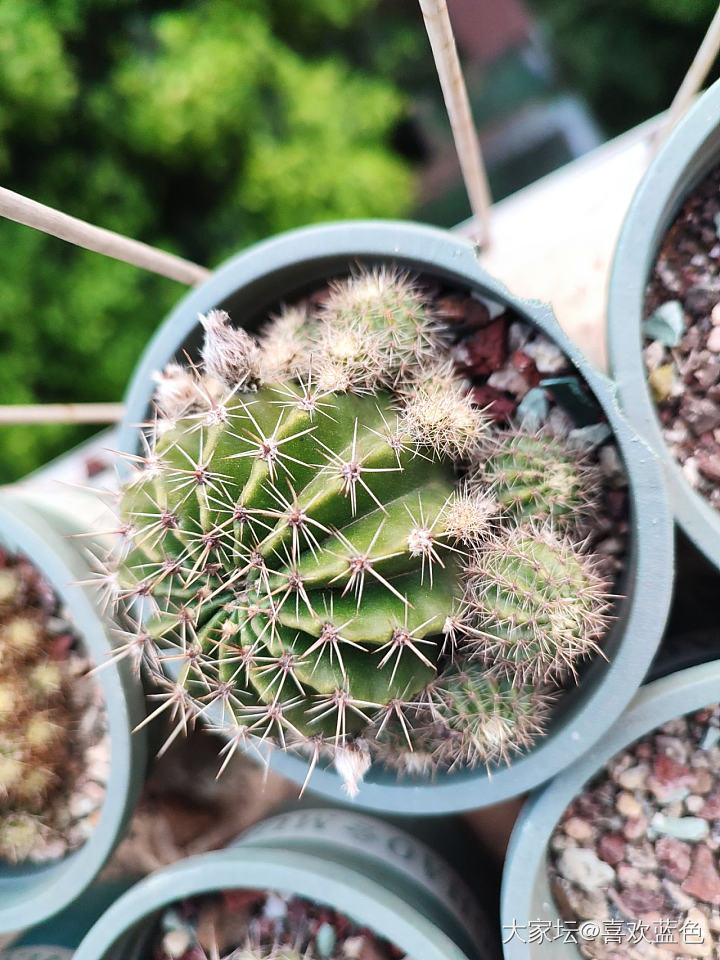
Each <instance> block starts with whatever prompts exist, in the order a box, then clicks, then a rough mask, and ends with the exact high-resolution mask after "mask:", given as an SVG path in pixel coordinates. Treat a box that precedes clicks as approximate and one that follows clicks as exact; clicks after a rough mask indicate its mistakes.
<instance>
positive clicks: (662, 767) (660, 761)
mask: <svg viewBox="0 0 720 960" xmlns="http://www.w3.org/2000/svg"><path fill="white" fill-rule="evenodd" d="M652 773H653V777H655V779H656V780H657V782H658V783H661V784H662V785H663V786H668V787H669V786H673V787H675V786H683V785H686V784H687V783H689V782H690V781H691V780H692V774H691V773H690V771H689V770H688V768H687V767H684V766H683V765H682V764H681V763H678V762H677V760H673V758H672V757H668V756H666V755H664V754H661V755H660V756H659V757H655V759H654V760H653V767H652Z"/></svg>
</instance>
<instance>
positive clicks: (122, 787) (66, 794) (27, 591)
mask: <svg viewBox="0 0 720 960" xmlns="http://www.w3.org/2000/svg"><path fill="white" fill-rule="evenodd" d="M90 575H91V571H90V568H89V566H88V564H87V562H86V561H85V560H84V559H83V556H82V554H81V553H80V552H79V551H77V550H75V549H74V548H73V547H71V546H70V544H69V543H68V542H67V541H65V540H64V539H63V537H62V536H61V535H59V534H58V532H57V531H56V530H55V529H54V528H53V526H52V525H51V524H49V523H46V522H45V521H44V520H43V519H42V518H41V517H40V516H39V514H38V513H37V512H36V511H34V510H32V509H30V508H28V507H27V506H26V505H25V504H23V502H22V498H21V497H20V496H18V495H15V494H12V493H7V494H5V495H4V496H3V498H2V501H0V652H1V654H2V655H1V656H0V715H1V720H0V790H1V791H2V810H1V811H0V933H6V932H8V931H16V930H19V929H21V928H23V927H27V926H30V925H32V924H35V923H38V922H40V921H42V920H44V919H46V918H48V917H50V916H52V915H53V914H55V913H56V912H57V911H59V910H61V909H62V908H63V907H65V906H66V905H68V904H69V903H71V902H72V901H73V900H74V899H75V898H76V897H78V896H79V895H80V894H81V893H82V891H83V890H85V888H86V887H87V886H88V885H89V884H90V883H92V881H93V880H94V878H95V876H96V875H97V873H98V872H99V871H100V869H101V867H102V865H103V863H104V862H105V860H106V859H107V857H108V856H109V854H110V852H111V850H112V848H113V846H114V845H115V843H116V842H117V840H118V839H119V836H120V833H121V831H122V828H123V826H124V823H125V821H126V819H127V818H128V816H129V815H130V813H131V811H132V808H133V806H134V802H135V799H136V795H137V793H138V791H139V787H140V783H141V779H142V771H143V764H144V749H145V741H144V735H143V733H142V732H140V733H139V735H136V736H133V735H132V732H131V731H132V729H133V727H135V725H136V724H137V723H138V722H139V721H140V719H141V717H142V696H141V693H140V691H139V689H138V687H137V684H136V683H135V681H134V680H133V678H132V677H131V675H130V670H129V665H127V664H122V663H115V662H107V660H108V657H109V655H110V654H111V652H112V647H113V640H112V637H111V631H110V627H109V624H108V621H107V620H106V619H105V618H104V617H103V616H102V615H101V614H100V613H99V612H98V611H97V609H96V604H95V602H94V593H93V591H91V590H90V589H89V588H88V587H82V586H80V585H77V586H72V584H73V583H74V582H75V581H78V580H86V579H87V578H88V577H89V576H90ZM93 663H94V664H96V665H99V664H106V669H104V670H102V671H101V672H100V673H99V674H98V675H97V676H88V670H89V668H90V666H92V664H93Z"/></svg>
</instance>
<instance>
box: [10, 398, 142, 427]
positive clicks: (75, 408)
mask: <svg viewBox="0 0 720 960" xmlns="http://www.w3.org/2000/svg"><path fill="white" fill-rule="evenodd" d="M123 412H124V407H123V405H122V404H121V403H27V404H25V403H18V404H10V405H6V406H0V427H3V426H28V425H30V424H41V423H117V422H118V421H119V420H121V419H122V415H123Z"/></svg>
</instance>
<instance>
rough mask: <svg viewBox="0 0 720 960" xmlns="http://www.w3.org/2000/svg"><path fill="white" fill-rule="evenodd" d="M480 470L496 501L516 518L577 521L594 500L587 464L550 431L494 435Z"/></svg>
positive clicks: (563, 522) (520, 519) (563, 523)
mask: <svg viewBox="0 0 720 960" xmlns="http://www.w3.org/2000/svg"><path fill="white" fill-rule="evenodd" d="M484 474H485V478H486V480H487V481H488V482H489V483H490V484H491V485H492V490H493V495H494V497H495V499H496V501H497V503H498V506H499V507H500V508H501V509H502V510H504V511H506V512H507V513H509V514H510V515H511V516H513V517H514V518H515V519H517V520H518V521H524V520H536V521H544V520H552V521H554V522H556V523H557V524H558V525H559V526H564V525H566V524H574V525H577V523H578V520H579V519H580V518H581V517H583V516H584V515H585V514H586V513H587V512H588V510H589V509H590V507H591V505H592V503H593V500H594V492H595V490H594V487H595V484H594V478H593V477H592V472H591V471H590V468H589V466H588V465H587V464H584V463H583V461H582V459H581V458H580V457H579V456H578V454H576V453H575V452H573V451H572V450H570V449H569V448H568V446H567V444H565V443H563V442H562V441H560V440H558V439H557V438H556V437H552V436H550V435H548V436H544V435H534V434H524V433H518V434H510V433H508V434H500V435H498V437H497V438H496V440H495V445H494V450H493V452H492V454H491V455H490V456H489V457H488V459H487V461H486V463H485V467H484Z"/></svg>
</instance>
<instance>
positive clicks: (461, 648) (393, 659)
mask: <svg viewBox="0 0 720 960" xmlns="http://www.w3.org/2000/svg"><path fill="white" fill-rule="evenodd" d="M201 319H202V323H203V326H204V328H205V343H204V347H203V361H204V368H203V371H202V372H201V373H198V372H197V371H195V370H192V371H191V370H186V369H183V368H181V367H179V366H178V365H177V364H171V365H169V366H168V368H166V370H165V371H163V372H162V374H160V375H159V376H158V377H157V382H158V393H157V420H156V423H155V425H154V426H155V430H154V434H153V435H152V436H151V437H149V438H148V439H147V455H146V456H145V457H143V458H141V460H142V466H141V468H140V469H139V470H138V473H137V476H136V477H135V479H134V480H132V481H131V482H130V483H128V484H127V485H126V487H125V489H124V492H123V496H122V504H121V514H122V523H123V527H124V529H125V531H126V537H125V546H124V551H123V557H122V561H121V565H120V567H119V569H117V570H115V571H111V572H110V574H109V576H108V582H109V584H110V585H111V586H112V587H113V588H114V589H115V590H116V591H117V594H118V595H119V598H120V600H130V601H133V602H135V601H140V606H141V607H142V609H143V616H142V620H143V624H142V627H141V628H140V629H139V631H138V635H137V637H135V638H134V639H133V638H132V637H131V638H130V640H129V646H130V645H132V644H134V649H136V650H140V655H141V656H145V662H146V663H147V664H148V666H149V668H150V669H151V671H153V672H154V673H155V674H157V673H158V672H159V671H158V666H159V665H162V661H163V660H167V661H168V663H174V664H175V668H176V669H175V670H174V671H173V675H174V678H175V679H174V681H173V682H172V683H170V684H169V687H168V691H167V701H166V706H170V707H173V708H174V709H176V710H178V711H179V713H180V720H179V722H180V723H181V724H184V723H185V722H186V721H187V719H188V717H189V716H192V715H193V714H197V713H200V714H201V715H202V714H205V713H206V712H207V711H208V710H209V708H210V706H216V707H217V705H218V704H219V705H220V707H221V714H222V720H221V721H218V720H217V709H216V710H214V716H213V723H214V724H215V725H217V726H218V727H219V729H221V730H222V731H223V732H224V733H225V735H226V736H227V737H228V739H229V740H230V741H231V742H241V741H242V740H243V739H245V738H247V737H248V736H250V737H255V738H259V739H261V740H264V739H268V740H270V741H271V742H273V743H274V744H276V745H280V746H281V747H287V746H295V745H304V746H305V748H306V749H307V750H309V751H310V752H311V753H312V758H313V761H312V762H313V763H314V762H316V761H317V759H318V757H319V756H320V755H321V754H322V755H325V753H329V754H330V755H332V756H333V757H334V760H335V765H336V768H337V770H338V772H339V773H340V774H341V776H342V777H343V778H344V780H345V784H346V787H347V789H348V791H349V792H350V793H354V792H355V790H356V786H357V782H358V781H359V779H361V778H362V776H363V774H364V773H365V771H366V770H367V769H368V767H369V765H370V763H371V759H372V757H373V756H374V757H379V756H382V755H383V753H386V754H388V756H389V762H390V763H391V764H393V763H394V761H395V760H396V759H397V757H395V758H393V757H392V756H391V755H390V754H391V753H392V750H393V749H394V750H395V751H396V753H397V756H398V757H399V756H401V755H405V758H406V759H407V757H408V756H409V755H410V754H413V751H415V753H414V757H415V758H416V759H417V760H418V762H414V761H413V762H408V763H407V764H406V768H407V769H412V770H415V771H417V770H419V769H422V770H423V771H424V770H425V767H424V761H423V760H422V758H423V757H424V756H426V755H429V756H430V757H431V759H432V760H433V762H434V763H437V762H441V763H443V764H445V765H446V766H453V765H454V764H455V762H462V763H465V764H468V765H472V764H474V763H477V762H488V763H490V762H492V760H493V758H494V759H496V760H498V759H503V758H505V757H506V756H507V755H509V754H510V753H511V752H512V750H513V749H519V748H520V746H524V745H526V744H527V743H528V742H529V741H530V739H531V733H532V731H534V730H537V729H539V720H538V722H537V723H536V725H535V726H533V725H532V723H531V722H530V720H529V717H530V715H531V714H533V713H534V715H535V717H536V718H540V717H541V715H542V711H543V704H544V703H545V702H546V700H545V699H544V698H543V697H542V696H537V697H533V696H531V695H530V693H529V692H528V691H527V690H526V689H525V687H524V685H526V684H527V683H528V682H530V681H542V682H543V684H545V683H546V682H552V681H553V680H554V679H557V678H560V677H562V676H563V675H564V674H565V673H567V671H568V670H570V671H572V670H573V669H574V668H575V663H576V662H577V661H578V660H579V659H580V658H581V657H582V656H585V655H587V654H589V653H591V652H593V651H594V650H595V649H596V639H597V637H598V636H599V634H600V633H601V632H602V630H603V629H604V626H605V621H604V618H603V610H604V605H605V603H606V598H605V594H604V592H603V586H602V584H601V582H600V580H599V578H598V577H597V576H596V575H595V574H594V573H593V569H592V564H591V563H590V562H589V561H588V560H587V559H586V558H584V556H583V554H582V548H580V547H578V546H574V545H572V544H571V543H570V541H569V540H560V539H558V538H557V537H556V536H555V535H554V534H553V533H552V532H551V530H549V529H547V528H546V527H544V526H542V524H543V523H546V524H547V523H550V524H551V525H552V524H555V525H558V526H562V528H563V529H564V530H566V531H568V532H572V531H573V530H575V529H576V527H575V526H574V521H576V520H577V518H578V516H579V515H581V514H582V512H583V511H584V510H586V507H587V504H588V503H589V502H590V499H591V491H590V488H589V486H588V483H587V479H588V475H587V474H586V472H585V471H584V467H583V464H582V463H581V461H580V460H578V458H577V457H576V455H575V454H574V453H573V452H572V451H570V450H568V449H567V447H566V446H565V445H564V444H563V443H562V442H561V441H557V440H551V439H547V438H544V437H536V436H528V435H524V434H522V433H517V432H509V431H508V432H506V433H501V434H499V435H498V434H496V435H495V436H494V437H493V436H492V435H491V431H490V428H489V425H488V422H487V420H486V419H485V417H484V416H483V414H482V412H481V411H480V410H478V408H477V407H476V406H474V404H473V402H472V400H471V397H470V396H469V394H468V390H467V385H466V384H465V383H464V382H462V381H460V380H459V379H458V378H457V376H456V375H455V372H454V369H453V366H452V362H451V361H450V360H449V359H448V353H447V350H446V349H445V344H444V342H443V339H442V336H441V331H440V330H439V327H438V324H437V322H436V320H435V319H434V316H433V311H432V308H431V306H430V305H429V304H428V303H427V301H426V300H425V298H424V297H423V296H422V293H421V291H420V288H419V287H418V285H417V284H416V283H414V282H413V281H412V280H410V279H409V278H408V277H407V276H405V275H402V274H398V273H397V272H393V271H392V270H387V269H378V270H373V271H371V272H361V273H359V274H358V275H357V276H354V277H351V278H350V279H348V280H345V281H339V282H336V283H334V284H332V285H331V288H330V292H329V294H328V295H327V297H326V300H325V303H324V304H323V305H321V306H320V307H315V308H313V307H311V306H310V305H301V306H299V307H291V308H289V310H286V311H285V312H284V313H283V314H281V315H280V316H279V317H277V318H275V319H274V320H272V321H271V323H270V324H269V326H268V327H267V328H266V329H265V330H264V331H262V332H261V335H260V339H259V341H254V340H253V339H252V338H251V337H250V336H249V335H248V334H247V333H246V332H245V331H243V330H238V329H235V328H233V327H232V326H231V325H230V323H229V317H228V316H227V314H225V313H223V312H222V311H212V312H211V314H209V315H208V316H207V317H204V318H201ZM529 520H530V521H532V526H528V521H529ZM116 599H117V597H116ZM1 603H2V584H1V583H0V604H1ZM148 610H150V613H151V614H152V615H149V614H148ZM20 641H22V636H20V637H19V642H20ZM448 677H454V678H455V680H454V681H453V683H454V687H453V688H452V690H451V688H450V687H448V686H447V683H446V682H447V678H448ZM443 691H444V693H443V695H442V697H441V699H440V700H437V699H436V697H437V695H439V693H442V692H443ZM2 709H3V703H2V696H1V691H0V710H2ZM513 718H514V719H513ZM461 726H462V727H463V730H464V732H461V730H460V727H461ZM398 733H399V736H398ZM493 737H494V741H493ZM416 743H417V744H418V746H417V748H416V747H415V744H416ZM428 743H432V744H433V747H432V750H430V753H429V754H428V750H429V748H428ZM513 745H514V746H513ZM386 747H388V749H389V751H390V753H388V750H386V749H385V748H386ZM451 749H454V750H455V751H456V756H455V759H453V757H452V756H451V755H450V754H449V753H448V750H451ZM438 758H439V759H438ZM394 765H396V766H397V765H398V764H397V763H394ZM430 769H431V770H432V769H433V767H432V764H431V767H430Z"/></svg>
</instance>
